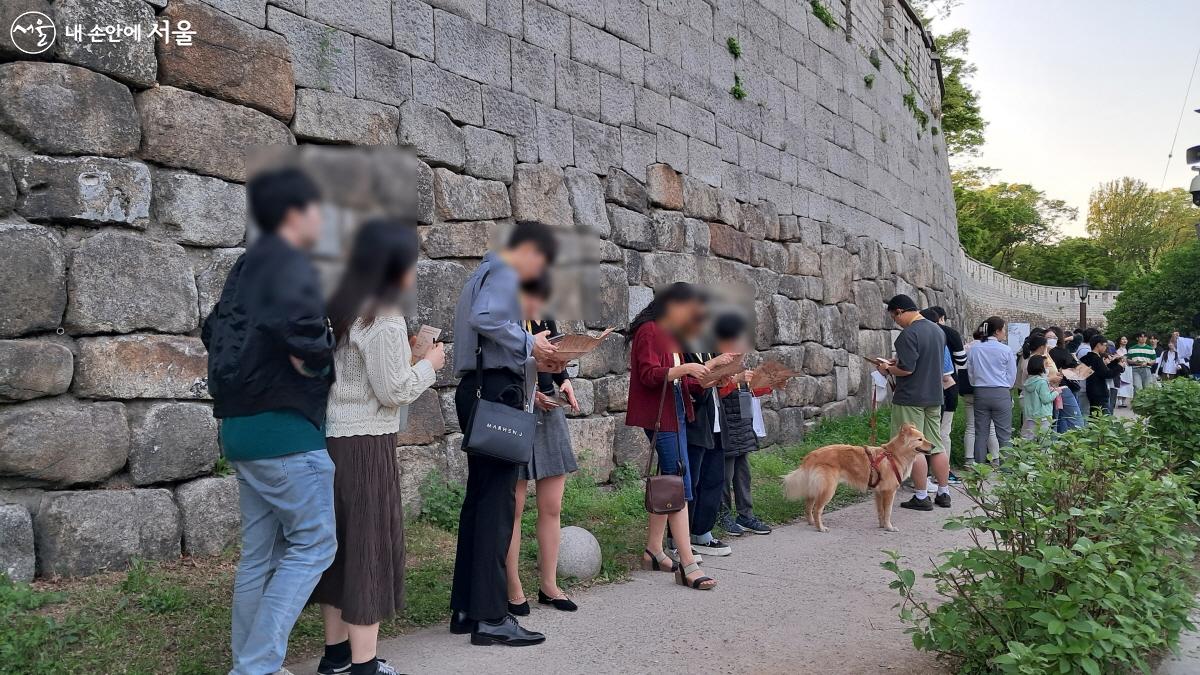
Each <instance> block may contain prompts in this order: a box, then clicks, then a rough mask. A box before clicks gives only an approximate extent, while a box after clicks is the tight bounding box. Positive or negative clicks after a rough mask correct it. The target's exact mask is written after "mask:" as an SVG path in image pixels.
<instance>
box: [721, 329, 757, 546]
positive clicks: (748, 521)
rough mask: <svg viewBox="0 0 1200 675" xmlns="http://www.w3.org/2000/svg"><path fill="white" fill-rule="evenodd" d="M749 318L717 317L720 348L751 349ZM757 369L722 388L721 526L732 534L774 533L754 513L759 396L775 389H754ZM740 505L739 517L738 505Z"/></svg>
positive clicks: (734, 351) (724, 350)
mask: <svg viewBox="0 0 1200 675" xmlns="http://www.w3.org/2000/svg"><path fill="white" fill-rule="evenodd" d="M746 328H747V322H746V319H745V317H743V316H742V315H741V314H735V313H729V314H724V315H722V316H720V317H718V318H717V320H716V322H715V324H714V325H713V333H714V334H715V336H716V338H717V351H719V352H721V353H731V354H744V353H746V352H748V351H750V349H751V345H750V343H749V340H748V339H747V337H746ZM752 374H753V371H746V372H744V373H742V374H740V375H738V376H737V377H735V378H734V381H733V382H731V383H728V384H725V385H724V386H722V387H720V388H719V389H718V392H717V393H718V396H719V397H720V401H721V411H722V419H721V445H722V446H723V447H724V449H725V485H724V506H725V508H724V515H723V516H722V518H721V526H722V527H723V528H725V532H726V533H728V534H729V536H731V537H740V536H742V535H743V534H745V533H746V532H752V533H754V534H771V528H770V526H768V525H767V524H766V523H764V522H763V521H761V520H759V519H758V517H757V516H755V515H754V504H753V503H752V502H751V497H750V453H751V452H754V451H755V450H758V434H757V433H755V430H754V405H755V403H756V398H757V397H759V396H765V395H766V394H769V393H771V389H770V387H764V388H761V389H755V390H751V389H750V378H751V376H752ZM735 506H736V507H737V512H736V514H737V515H736V518H735V515H734V510H733V509H734V507H735Z"/></svg>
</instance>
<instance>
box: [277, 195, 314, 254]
mask: <svg viewBox="0 0 1200 675" xmlns="http://www.w3.org/2000/svg"><path fill="white" fill-rule="evenodd" d="M321 221H322V218H321V206H320V204H319V203H318V202H310V203H309V204H308V205H307V206H305V207H304V208H303V209H288V212H287V214H286V215H285V216H284V217H283V222H282V223H280V224H279V230H280V234H282V235H283V236H284V237H285V238H286V239H287V240H288V241H290V242H291V243H292V244H293V245H295V246H296V247H297V248H302V249H306V250H307V249H311V248H312V247H314V246H316V245H317V242H318V241H319V240H320V239H321Z"/></svg>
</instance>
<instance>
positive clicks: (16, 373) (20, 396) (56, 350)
mask: <svg viewBox="0 0 1200 675" xmlns="http://www.w3.org/2000/svg"><path fill="white" fill-rule="evenodd" d="M73 372H74V357H73V356H72V355H71V350H70V349H67V348H66V347H64V346H62V345H61V344H58V343H55V342H48V341H43V340H0V401H26V400H29V399H33V398H39V397H42V396H57V395H58V394H61V393H64V392H65V391H66V390H67V388H68V387H70V386H71V375H72V373H73Z"/></svg>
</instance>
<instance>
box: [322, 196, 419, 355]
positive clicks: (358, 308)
mask: <svg viewBox="0 0 1200 675" xmlns="http://www.w3.org/2000/svg"><path fill="white" fill-rule="evenodd" d="M420 248H421V243H420V240H419V239H418V237H417V228H416V226H415V224H414V223H413V222H412V221H411V220H399V219H394V218H372V219H371V220H369V221H367V222H366V223H363V225H362V227H361V228H359V230H358V234H357V235H356V236H355V237H354V246H353V248H352V249H351V251H350V259H349V260H347V261H346V268H345V271H344V272H343V273H342V278H341V280H340V281H339V282H338V286H337V290H336V291H334V292H333V296H332V297H331V298H330V299H329V321H330V323H332V324H333V336H334V339H336V340H337V342H338V344H342V341H343V340H345V339H346V336H347V335H348V334H349V333H350V327H351V326H352V325H354V322H355V320H357V319H359V318H361V319H362V320H363V322H364V323H367V324H370V323H371V322H372V321H374V320H375V313H376V312H377V311H378V309H379V306H380V305H381V304H384V303H388V302H392V301H395V300H396V299H397V297H398V296H399V294H400V280H401V279H402V278H403V277H404V275H405V274H406V273H408V271H409V270H410V269H412V267H413V265H416V264H417V254H418V253H419V252H420Z"/></svg>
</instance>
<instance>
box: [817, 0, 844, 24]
mask: <svg viewBox="0 0 1200 675" xmlns="http://www.w3.org/2000/svg"><path fill="white" fill-rule="evenodd" d="M812 12H813V16H815V17H817V20H818V21H820V22H821V23H823V24H825V27H826V28H834V27H836V26H837V25H838V24H837V19H835V18H833V13H832V12H830V11H829V8H828V7H826V6H825V5H823V4H821V1H820V0H812Z"/></svg>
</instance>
